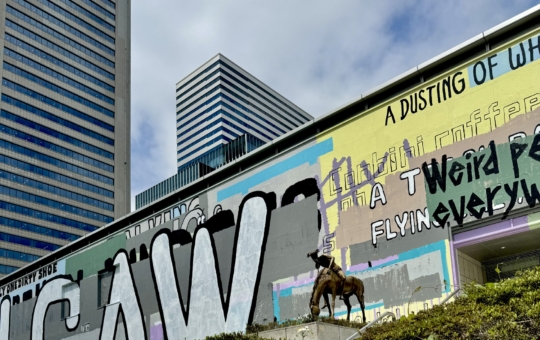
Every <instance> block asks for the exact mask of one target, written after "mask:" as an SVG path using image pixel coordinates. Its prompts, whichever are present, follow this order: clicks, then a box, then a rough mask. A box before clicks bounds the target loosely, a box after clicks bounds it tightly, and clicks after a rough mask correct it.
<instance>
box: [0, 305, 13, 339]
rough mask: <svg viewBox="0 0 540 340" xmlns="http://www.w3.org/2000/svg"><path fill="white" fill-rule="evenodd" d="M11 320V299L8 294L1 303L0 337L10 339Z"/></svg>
mask: <svg viewBox="0 0 540 340" xmlns="http://www.w3.org/2000/svg"><path fill="white" fill-rule="evenodd" d="M10 320H11V299H10V297H9V296H6V297H5V298H4V299H3V300H2V304H0V339H5V340H9V324H10Z"/></svg>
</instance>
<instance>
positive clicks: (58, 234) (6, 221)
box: [0, 217, 80, 241]
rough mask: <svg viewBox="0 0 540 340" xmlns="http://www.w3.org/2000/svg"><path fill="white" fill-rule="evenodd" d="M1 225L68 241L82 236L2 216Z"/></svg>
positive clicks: (0, 218)
mask: <svg viewBox="0 0 540 340" xmlns="http://www.w3.org/2000/svg"><path fill="white" fill-rule="evenodd" d="M0 225H3V226H5V227H9V228H14V229H19V230H26V231H29V232H32V233H36V234H41V235H47V236H50V237H54V238H59V239H62V240H68V241H75V240H76V239H78V238H79V237H80V236H79V235H75V234H70V233H66V232H64V231H58V230H56V229H51V228H45V227H41V226H38V225H35V224H32V223H27V222H21V221H17V220H14V219H11V218H7V217H0Z"/></svg>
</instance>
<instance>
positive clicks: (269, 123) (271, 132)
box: [176, 78, 285, 139]
mask: <svg viewBox="0 0 540 340" xmlns="http://www.w3.org/2000/svg"><path fill="white" fill-rule="evenodd" d="M220 79H222V78H220ZM222 80H224V79H222ZM219 89H221V90H227V88H226V87H224V86H222V85H217V86H216V87H215V88H213V89H211V90H210V91H208V93H206V94H205V97H207V96H208V95H209V94H211V93H213V92H216V91H217V90H219ZM228 93H230V95H231V96H234V97H236V98H238V99H240V100H243V101H245V100H244V99H243V98H240V96H238V95H236V94H235V93H232V92H231V91H228ZM217 98H225V99H227V100H229V101H230V102H231V103H233V104H235V105H236V106H238V107H240V108H242V109H243V110H245V111H247V112H249V113H251V114H252V115H254V116H255V117H257V118H258V119H260V120H262V121H263V122H265V123H266V124H268V125H270V126H273V127H274V128H275V129H276V130H278V131H281V132H282V133H285V131H284V130H283V129H281V128H279V127H278V126H276V125H275V124H273V123H271V122H270V121H268V120H267V119H265V118H263V117H262V116H260V115H259V114H257V113H256V112H254V111H253V110H250V109H248V108H247V107H246V106H244V105H243V104H241V103H239V102H237V101H235V100H234V99H232V98H231V97H230V96H228V95H226V94H225V93H223V92H220V93H218V94H216V95H215V96H213V97H212V98H210V99H209V100H206V101H205V102H204V103H203V104H202V105H199V106H197V108H195V109H194V110H192V111H191V112H189V113H188V114H186V115H183V116H182V117H180V118H178V119H177V120H176V122H177V123H180V122H181V121H182V120H184V119H186V118H187V117H189V116H191V115H192V114H194V113H195V112H196V111H197V110H198V109H200V108H201V107H203V106H205V105H208V104H209V103H211V102H212V101H213V100H215V99H217ZM246 102H247V101H246ZM194 103H195V102H193V103H191V104H189V105H188V106H186V107H185V108H182V109H181V110H180V111H178V112H177V115H179V114H181V112H182V111H184V110H185V109H186V108H187V107H189V106H191V105H192V104H194ZM247 103H248V104H249V102H247ZM214 106H215V105H213V106H212V107H214ZM254 107H255V108H256V109H259V108H258V107H256V106H254ZM231 110H233V111H234V112H236V113H238V114H240V115H241V116H242V118H244V119H245V120H246V121H250V122H253V124H257V125H258V126H260V127H261V128H262V129H264V130H265V131H267V133H269V134H272V135H274V136H276V137H277V136H279V134H277V133H275V132H274V131H272V130H270V129H269V128H267V127H265V126H264V125H263V124H261V123H260V122H258V121H256V120H253V119H251V118H250V117H248V116H247V115H245V114H244V113H242V112H241V111H239V110H236V109H232V108H231ZM259 111H260V110H259ZM204 112H208V110H205V111H204ZM199 116H200V114H197V115H196V116H195V117H194V118H197V117H199ZM194 118H191V119H190V120H189V121H192V120H193V119H194ZM189 121H188V122H189ZM188 122H186V124H187V123H188ZM179 128H180V127H179ZM177 129H178V128H177ZM261 134H262V135H264V136H265V137H266V138H269V139H273V138H275V137H273V138H270V137H268V136H267V135H266V134H264V133H261Z"/></svg>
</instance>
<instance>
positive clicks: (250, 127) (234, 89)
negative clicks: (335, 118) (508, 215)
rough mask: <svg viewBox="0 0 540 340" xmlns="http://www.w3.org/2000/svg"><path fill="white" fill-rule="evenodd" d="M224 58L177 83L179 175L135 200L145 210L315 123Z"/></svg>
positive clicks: (138, 206)
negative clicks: (146, 206) (274, 141)
mask: <svg viewBox="0 0 540 340" xmlns="http://www.w3.org/2000/svg"><path fill="white" fill-rule="evenodd" d="M312 119H313V117H311V116H310V115H309V114H308V113H306V112H305V111H303V110H302V109H300V108H299V107H298V106H296V105H294V104H293V103H291V102H290V101H289V100H287V99H286V98H284V97H283V96H281V95H280V94H279V93H277V92H276V91H274V90H272V89H271V88H270V87H268V86H266V85H265V84H264V83H262V82H261V81H259V80H258V79H257V78H255V77H253V76H252V75H251V74H249V73H248V72H246V71H245V70H243V69H242V68H241V67H239V66H238V65H236V64H235V63H233V62H232V61H231V60H229V59H227V58H226V57H224V56H223V55H221V54H218V55H216V56H215V57H213V58H211V59H210V60H208V61H207V62H206V63H204V64H203V65H202V66H200V67H199V68H198V69H196V70H195V71H193V72H192V73H191V74H189V75H188V76H187V77H185V78H184V79H182V80H181V81H179V82H178V83H177V84H176V132H177V136H176V145H177V146H176V151H177V166H178V172H177V174H176V175H174V176H172V177H170V178H169V179H167V180H165V181H163V182H161V183H159V184H157V185H155V186H153V187H152V188H150V189H148V190H146V191H144V192H142V193H141V194H139V195H137V196H136V198H135V205H136V208H140V207H141V206H144V205H146V204H148V203H150V202H152V201H154V200H156V199H158V198H160V197H162V196H164V195H166V194H168V193H170V192H173V191H174V190H176V189H178V188H180V187H182V186H184V185H186V184H188V183H190V182H192V181H194V180H196V179H198V178H199V177H201V176H204V175H205V174H207V173H209V172H211V171H213V170H215V169H217V168H219V167H221V166H223V165H225V164H227V163H228V162H230V161H232V160H234V159H236V158H238V157H240V156H242V155H244V154H246V153H248V152H251V151H253V150H254V149H256V148H258V147H259V146H261V145H264V144H265V143H267V142H270V141H271V140H273V139H275V138H277V137H279V136H281V135H283V134H285V133H287V132H288V131H291V130H293V129H295V128H297V127H299V126H300V125H302V124H304V123H306V122H308V121H310V120H312Z"/></svg>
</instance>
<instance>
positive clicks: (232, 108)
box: [221, 93, 279, 140]
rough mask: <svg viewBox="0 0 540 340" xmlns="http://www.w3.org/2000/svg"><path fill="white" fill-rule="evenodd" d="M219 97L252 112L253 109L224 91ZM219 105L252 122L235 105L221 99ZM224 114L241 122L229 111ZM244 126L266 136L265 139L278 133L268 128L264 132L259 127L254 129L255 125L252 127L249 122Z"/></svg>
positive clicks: (269, 138) (270, 138) (276, 135)
mask: <svg viewBox="0 0 540 340" xmlns="http://www.w3.org/2000/svg"><path fill="white" fill-rule="evenodd" d="M221 98H223V99H225V100H228V101H229V102H231V103H232V104H235V105H236V106H239V107H241V108H243V109H244V110H245V111H247V112H249V113H251V114H253V113H254V112H253V111H251V110H249V109H247V108H246V107H245V106H243V105H242V104H240V103H238V102H236V101H235V100H234V99H232V98H230V97H229V96H227V95H226V94H225V93H222V94H221ZM221 106H223V107H225V108H227V109H229V110H231V111H232V112H234V113H236V114H237V115H239V116H240V117H242V118H243V119H245V120H247V121H249V122H254V121H253V120H251V119H249V117H248V116H247V115H246V114H245V113H243V112H242V111H240V110H238V109H237V108H235V107H233V106H231V105H229V104H228V103H226V102H225V101H222V102H221ZM224 112H226V111H224ZM226 115H227V116H228V117H231V118H232V119H234V120H235V121H237V122H241V120H240V119H238V118H236V117H235V116H233V115H231V114H229V113H226ZM255 123H257V122H255ZM242 125H244V124H242ZM257 125H259V126H260V124H257ZM245 126H246V127H249V128H250V129H252V130H254V131H257V132H258V133H259V134H260V135H261V136H263V137H264V138H266V139H268V140H272V139H274V138H276V137H279V135H278V134H277V133H275V132H273V131H270V130H268V129H265V130H264V131H265V132H266V133H264V132H262V131H260V130H259V129H256V128H255V127H253V126H252V125H250V124H245ZM268 132H270V133H271V135H270V134H269V133H268ZM270 136H272V137H270Z"/></svg>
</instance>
